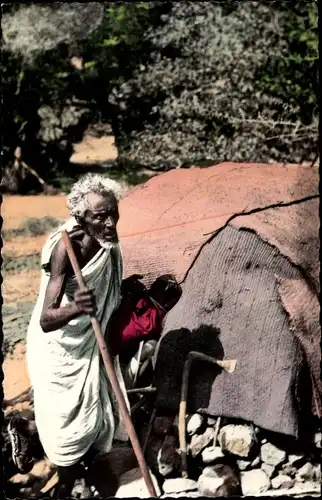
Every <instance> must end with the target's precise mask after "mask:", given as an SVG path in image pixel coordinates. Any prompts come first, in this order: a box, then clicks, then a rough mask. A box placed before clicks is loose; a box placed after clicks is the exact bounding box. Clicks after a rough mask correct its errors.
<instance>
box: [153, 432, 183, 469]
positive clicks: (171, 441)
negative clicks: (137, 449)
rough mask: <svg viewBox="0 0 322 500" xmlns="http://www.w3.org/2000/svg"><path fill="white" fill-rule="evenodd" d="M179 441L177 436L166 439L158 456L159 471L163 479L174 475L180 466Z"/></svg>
mask: <svg viewBox="0 0 322 500" xmlns="http://www.w3.org/2000/svg"><path fill="white" fill-rule="evenodd" d="M178 446H179V443H178V439H177V437H176V436H171V435H168V436H166V437H165V439H164V442H163V445H162V447H161V448H160V450H159V452H158V455H157V463H158V470H159V472H160V474H161V476H163V477H168V476H170V475H171V474H173V473H174V472H175V471H176V470H177V469H178V468H179V466H180V456H179V454H178V451H177V450H178Z"/></svg>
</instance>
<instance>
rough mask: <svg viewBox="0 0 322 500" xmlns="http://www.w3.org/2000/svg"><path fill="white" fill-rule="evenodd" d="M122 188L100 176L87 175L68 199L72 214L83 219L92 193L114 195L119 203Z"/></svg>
mask: <svg viewBox="0 0 322 500" xmlns="http://www.w3.org/2000/svg"><path fill="white" fill-rule="evenodd" d="M121 192H122V189H121V186H120V184H119V183H118V182H116V181H113V180H112V179H109V178H107V177H104V176H102V175H98V174H86V175H84V176H83V177H81V178H80V179H79V181H77V182H76V183H75V184H74V185H73V187H72V189H71V191H70V194H69V196H68V198H67V204H68V208H69V211H70V214H71V215H72V216H73V217H83V216H84V215H85V212H86V210H87V209H88V202H87V195H88V194H90V193H95V194H102V195H112V196H114V197H115V198H116V200H117V201H119V199H120V198H121Z"/></svg>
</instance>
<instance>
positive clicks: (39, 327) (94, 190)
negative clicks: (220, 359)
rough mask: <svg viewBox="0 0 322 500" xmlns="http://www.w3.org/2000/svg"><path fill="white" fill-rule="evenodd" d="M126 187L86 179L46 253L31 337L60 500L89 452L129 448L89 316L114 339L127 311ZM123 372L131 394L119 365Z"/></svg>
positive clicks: (37, 404)
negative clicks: (122, 308)
mask: <svg viewBox="0 0 322 500" xmlns="http://www.w3.org/2000/svg"><path fill="white" fill-rule="evenodd" d="M119 197H120V188H119V185H118V184H117V183H116V182H114V181H112V180H110V179H107V178H104V177H101V176H98V175H86V176H85V177H83V178H81V179H80V180H79V181H78V182H77V183H76V184H75V185H74V186H73V188H72V190H71V193H70V195H69V197H68V205H69V209H70V214H71V216H72V218H71V219H70V220H68V221H67V222H66V223H65V224H64V225H63V226H62V227H60V228H59V229H58V230H57V231H55V232H54V233H53V234H52V235H51V236H50V237H49V239H48V241H47V242H46V244H45V246H44V249H43V252H42V275H41V284H40V291H39V296H38V300H37V304H36V307H35V309H34V311H33V314H32V318H31V321H30V325H29V329H28V335H27V359H28V368H29V374H30V379H31V384H32V386H33V392H34V409H35V420H36V425H37V429H38V433H39V437H40V441H41V443H42V445H43V448H44V450H45V452H46V455H47V456H48V458H49V460H50V461H51V462H52V463H53V464H55V465H56V466H58V470H59V476H60V490H59V492H58V496H59V498H62V497H63V496H66V495H70V488H71V487H72V480H71V478H75V477H77V476H78V474H79V467H80V466H79V464H80V462H81V461H82V460H83V459H84V456H86V454H87V452H88V451H89V450H97V451H100V450H103V451H106V452H108V451H109V450H110V449H111V446H112V441H113V439H119V440H127V435H126V432H125V429H124V426H123V424H122V421H121V420H120V419H119V417H118V414H117V407H116V401H115V398H114V395H113V393H112V390H111V387H110V384H109V381H108V379H107V376H106V373H105V370H104V367H103V366H102V362H101V359H100V352H99V348H98V345H97V343H96V340H95V335H94V333H93V330H92V326H91V321H90V317H89V315H90V314H91V313H95V314H96V316H97V318H98V320H99V322H100V324H101V327H102V331H103V332H104V331H105V332H107V329H108V323H109V319H110V317H111V314H112V313H113V311H114V310H115V309H116V308H117V307H118V306H119V303H120V298H121V296H120V290H121V281H122V256H121V251H120V247H119V241H118V235H117V229H116V225H117V222H118V219H119V212H118V200H119ZM62 229H66V230H67V231H68V233H69V236H70V239H71V242H72V245H73V248H74V251H75V253H76V256H77V258H78V261H79V264H80V267H81V269H82V273H83V275H84V278H85V280H86V283H87V286H88V288H89V289H88V291H81V290H79V289H78V288H77V282H76V279H75V276H74V275H73V270H72V267H71V264H70V262H69V259H68V255H67V252H66V249H65V247H64V244H63V242H62V240H61V230H62ZM115 368H116V372H117V375H118V377H119V381H120V384H121V387H122V389H123V392H124V394H126V392H125V387H124V382H123V379H122V375H121V371H120V367H119V362H118V357H116V358H115Z"/></svg>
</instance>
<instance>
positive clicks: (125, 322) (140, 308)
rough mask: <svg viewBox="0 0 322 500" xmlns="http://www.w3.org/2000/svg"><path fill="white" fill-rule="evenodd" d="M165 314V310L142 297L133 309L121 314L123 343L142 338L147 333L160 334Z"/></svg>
mask: <svg viewBox="0 0 322 500" xmlns="http://www.w3.org/2000/svg"><path fill="white" fill-rule="evenodd" d="M164 316H165V312H164V311H162V310H161V309H159V308H157V307H156V306H154V305H153V304H152V303H150V302H148V301H147V300H146V299H140V300H139V301H138V302H137V304H136V306H135V309H134V310H133V311H130V310H129V311H128V314H121V315H120V329H121V331H122V345H123V346H124V345H125V344H126V343H127V342H129V341H132V340H142V338H143V337H145V336H146V335H150V334H153V335H160V333H161V330H162V321H163V318H164Z"/></svg>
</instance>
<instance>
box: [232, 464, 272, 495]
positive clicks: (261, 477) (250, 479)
mask: <svg viewBox="0 0 322 500" xmlns="http://www.w3.org/2000/svg"><path fill="white" fill-rule="evenodd" d="M240 481H241V489H242V494H243V495H258V494H259V493H264V492H266V491H267V490H268V489H269V488H270V486H271V482H270V480H269V478H268V477H267V475H266V474H265V472H264V471H263V470H261V469H254V470H249V471H246V472H241V474H240Z"/></svg>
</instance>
